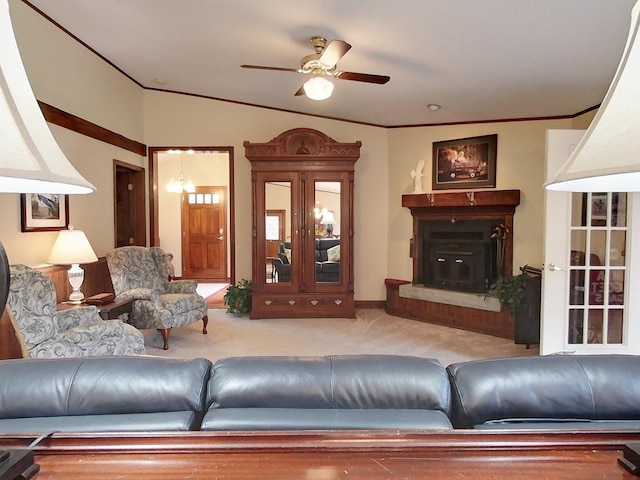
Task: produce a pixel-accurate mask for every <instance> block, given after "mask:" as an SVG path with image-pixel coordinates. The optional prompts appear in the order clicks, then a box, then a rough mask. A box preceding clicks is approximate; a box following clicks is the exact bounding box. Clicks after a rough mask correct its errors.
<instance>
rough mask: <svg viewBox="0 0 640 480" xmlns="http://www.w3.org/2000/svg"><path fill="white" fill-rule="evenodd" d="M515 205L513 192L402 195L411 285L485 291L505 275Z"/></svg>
mask: <svg viewBox="0 0 640 480" xmlns="http://www.w3.org/2000/svg"><path fill="white" fill-rule="evenodd" d="M519 204H520V191H519V190H486V191H477V192H451V193H431V194H416V195H414V194H412V195H403V196H402V205H403V206H404V207H408V208H409V209H411V215H412V217H413V250H412V253H413V278H412V283H413V284H414V285H424V286H425V287H428V288H437V289H443V290H454V291H457V292H468V293H486V292H487V291H488V290H489V288H490V287H491V285H492V284H493V283H495V282H496V280H498V278H500V277H501V276H509V275H511V274H512V269H513V215H514V213H515V209H516V206H518V205H519ZM492 237H493V238H492Z"/></svg>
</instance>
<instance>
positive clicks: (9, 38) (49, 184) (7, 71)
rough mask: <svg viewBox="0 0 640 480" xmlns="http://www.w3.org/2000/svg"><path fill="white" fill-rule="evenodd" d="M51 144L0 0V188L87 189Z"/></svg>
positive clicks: (23, 190) (89, 189)
mask: <svg viewBox="0 0 640 480" xmlns="http://www.w3.org/2000/svg"><path fill="white" fill-rule="evenodd" d="M93 191H95V187H94V186H93V185H92V184H91V183H89V182H88V181H87V180H85V179H84V178H83V177H82V176H81V175H80V174H79V173H78V172H77V170H76V169H75V168H74V167H73V165H71V163H70V162H69V160H68V159H67V157H66V156H65V155H64V153H63V152H62V150H61V149H60V147H59V146H58V144H57V143H56V141H55V139H54V138H53V135H52V134H51V130H49V127H48V126H47V122H46V121H45V119H44V116H43V115H42V112H41V110H40V107H39V106H38V103H37V101H36V98H35V96H34V94H33V91H32V90H31V86H30V84H29V79H28V78H27V74H26V72H25V70H24V66H23V64H22V59H21V58H20V52H19V50H18V45H17V44H16V39H15V37H14V34H13V27H12V25H11V17H10V15H9V4H8V1H7V0H0V192H14V193H66V194H70V193H91V192H93Z"/></svg>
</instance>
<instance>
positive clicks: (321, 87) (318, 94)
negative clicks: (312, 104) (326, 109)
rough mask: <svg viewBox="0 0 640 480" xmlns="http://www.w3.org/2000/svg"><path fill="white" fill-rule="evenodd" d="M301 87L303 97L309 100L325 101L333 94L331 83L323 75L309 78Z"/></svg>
mask: <svg viewBox="0 0 640 480" xmlns="http://www.w3.org/2000/svg"><path fill="white" fill-rule="evenodd" d="M302 87H303V89H304V93H305V95H306V96H307V97H309V98H310V99H311V100H326V99H327V98H329V97H330V96H331V93H332V92H333V83H331V82H330V81H329V80H327V79H326V78H325V77H324V75H317V76H313V77H311V78H310V79H309V80H307V81H306V82H305V83H304V85H303V86H302Z"/></svg>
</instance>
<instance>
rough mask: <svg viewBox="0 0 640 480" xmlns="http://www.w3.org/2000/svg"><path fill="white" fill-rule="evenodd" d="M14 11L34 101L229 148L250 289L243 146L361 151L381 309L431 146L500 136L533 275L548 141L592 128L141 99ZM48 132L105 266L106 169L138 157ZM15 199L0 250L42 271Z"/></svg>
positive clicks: (38, 22)
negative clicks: (404, 120) (318, 144)
mask: <svg viewBox="0 0 640 480" xmlns="http://www.w3.org/2000/svg"><path fill="white" fill-rule="evenodd" d="M10 5H11V12H12V16H13V18H14V24H15V29H16V34H17V38H18V42H19V46H20V48H21V51H22V55H23V57H24V62H25V66H26V68H27V73H28V75H29V77H30V79H31V81H32V84H33V88H34V91H35V93H36V96H37V97H38V98H39V99H40V100H42V101H44V102H46V103H50V104H51V105H53V106H55V107H57V108H60V109H62V110H64V111H67V112H69V113H72V114H74V115H78V116H80V117H82V118H84V119H86V120H89V121H91V122H94V123H96V124H98V125H100V126H102V127H105V128H108V129H110V130H113V131H115V132H117V133H119V134H122V135H124V136H125V137H128V138H131V139H133V140H137V141H140V142H143V143H145V144H147V145H148V146H164V145H191V146H228V147H233V149H234V168H235V206H236V232H235V239H236V278H238V279H241V278H251V256H250V254H249V252H251V231H250V227H251V201H250V165H249V162H248V161H247V160H246V158H245V157H244V147H243V145H242V143H243V142H244V141H245V140H249V141H252V142H266V141H268V140H270V139H272V138H273V137H275V136H277V135H278V134H280V133H282V132H284V131H286V130H288V129H291V128H299V127H307V128H314V129H317V130H320V131H321V132H323V133H325V134H327V135H329V136H330V137H332V138H334V139H335V140H337V141H339V142H354V141H356V140H360V141H362V150H361V153H362V155H361V158H360V160H359V161H358V162H357V163H356V177H355V178H356V183H355V216H356V219H355V297H356V300H382V299H384V298H385V289H384V279H385V278H386V277H395V278H405V279H410V278H411V261H410V258H409V238H410V236H411V216H410V213H409V211H408V209H405V208H402V206H401V195H402V194H403V193H409V192H411V191H412V189H413V181H412V179H411V177H410V172H411V170H413V169H414V168H415V166H416V164H417V163H418V161H419V160H420V159H425V160H426V166H425V176H424V179H423V187H424V189H425V190H430V185H431V167H430V164H431V163H430V162H431V148H432V142H434V141H441V140H448V139H455V138H463V137H471V136H477V135H486V134H493V133H497V134H498V160H497V165H498V171H497V188H499V189H520V190H521V191H522V203H521V205H520V206H519V207H518V209H517V213H516V217H515V258H514V265H515V266H516V267H517V266H519V265H523V264H525V263H528V264H531V265H539V264H540V263H541V261H542V197H543V189H542V178H543V173H542V172H543V164H544V132H545V130H546V129H548V128H584V124H585V123H586V124H588V122H589V121H590V118H591V116H590V115H586V116H583V117H584V118H580V119H576V120H574V121H571V120H556V121H535V122H511V123H494V124H477V125H460V126H443V127H419V128H402V129H383V128H377V127H371V126H365V125H358V124H352V123H348V122H341V121H336V120H329V119H323V118H316V117H311V116H305V115H298V114H292V113H285V112H278V111H274V110H269V109H261V108H256V107H250V106H245V105H239V104H234V103H230V102H223V101H216V100H207V99H202V98H197V97H192V96H186V95H175V94H170V93H162V92H156V91H143V90H142V89H140V88H139V87H138V86H137V85H135V84H134V83H133V82H131V81H130V80H129V79H127V78H126V77H124V76H123V75H122V74H120V73H119V72H118V71H117V70H115V69H113V68H112V67H110V66H109V65H107V64H106V63H104V62H103V61H102V60H100V59H99V58H98V57H96V56H95V55H93V54H92V53H90V52H89V51H88V50H86V49H85V48H84V47H82V46H80V45H79V44H77V43H76V42H75V41H73V40H71V39H69V38H68V37H67V36H66V35H65V34H64V33H62V32H61V31H60V30H58V29H57V28H55V27H53V26H52V25H50V24H49V23H48V22H47V21H46V20H43V19H42V18H41V17H40V16H39V15H37V14H36V13H34V12H33V11H32V10H31V9H30V8H29V7H27V6H25V5H24V4H23V3H22V2H20V1H19V0H10ZM212 81H213V80H212ZM301 101H305V99H301ZM52 131H53V133H54V136H55V137H56V139H57V140H58V142H59V143H60V145H61V147H62V149H63V151H64V152H65V153H66V154H67V156H68V157H69V159H70V160H71V162H72V163H73V164H74V165H75V166H76V168H77V169H78V170H79V171H80V173H82V174H83V175H85V176H86V178H87V179H88V180H89V181H91V182H92V183H94V184H95V185H96V186H97V188H98V191H97V192H96V193H94V194H91V195H87V196H75V197H73V198H71V205H70V216H71V223H72V224H74V225H75V226H76V227H77V228H82V229H84V230H85V231H86V232H87V235H88V237H89V240H90V241H91V242H92V244H93V246H94V249H95V250H96V253H97V254H98V256H102V255H104V253H105V252H106V251H107V250H108V249H110V248H112V247H113V242H114V232H113V173H112V169H113V166H112V165H113V160H114V159H118V160H121V161H125V162H129V163H131V164H134V165H138V166H146V158H144V157H140V156H138V155H135V154H132V153H130V152H127V151H125V150H122V149H119V148H117V147H113V146H111V145H107V144H105V143H102V142H99V141H96V140H92V139H90V138H87V137H83V136H81V135H78V134H76V133H73V132H71V131H68V130H65V129H63V128H60V127H56V126H52ZM18 199H19V195H16V194H0V209H2V212H3V217H2V218H3V221H2V222H0V239H2V242H3V243H4V244H5V246H6V248H7V253H8V255H9V259H10V262H12V263H17V262H21V263H26V264H29V265H38V264H41V263H43V262H44V261H45V259H46V256H47V255H48V253H49V250H50V248H51V245H52V244H53V241H54V239H55V233H21V232H20V214H19V201H18ZM174 253H175V252H174Z"/></svg>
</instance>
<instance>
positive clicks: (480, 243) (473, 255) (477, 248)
mask: <svg viewBox="0 0 640 480" xmlns="http://www.w3.org/2000/svg"><path fill="white" fill-rule="evenodd" d="M498 225H499V222H498V221H495V220H454V221H451V220H420V221H419V222H418V256H419V258H420V259H421V260H420V261H419V262H418V276H417V277H418V278H417V281H418V283H421V284H424V286H425V287H432V288H441V289H445V290H455V291H459V292H475V293H485V292H487V290H488V289H489V287H491V285H492V284H493V283H495V281H496V280H497V277H498V275H497V273H498V263H497V260H498V259H497V254H496V252H497V239H496V238H492V235H493V234H494V233H495V231H496V229H497V227H498Z"/></svg>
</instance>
